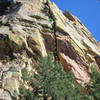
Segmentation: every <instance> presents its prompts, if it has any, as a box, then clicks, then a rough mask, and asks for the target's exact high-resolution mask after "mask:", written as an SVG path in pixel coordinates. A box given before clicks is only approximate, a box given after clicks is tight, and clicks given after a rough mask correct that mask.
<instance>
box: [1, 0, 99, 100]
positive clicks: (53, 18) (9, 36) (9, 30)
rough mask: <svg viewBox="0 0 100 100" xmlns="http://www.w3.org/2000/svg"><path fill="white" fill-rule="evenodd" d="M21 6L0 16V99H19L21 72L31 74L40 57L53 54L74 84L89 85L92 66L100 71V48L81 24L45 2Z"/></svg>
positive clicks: (34, 0)
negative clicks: (71, 73) (24, 71)
mask: <svg viewBox="0 0 100 100" xmlns="http://www.w3.org/2000/svg"><path fill="white" fill-rule="evenodd" d="M18 1H20V2H21V3H22V4H21V5H19V6H18V7H15V8H13V9H12V10H11V11H10V12H9V13H7V14H4V15H2V16H0V99H4V100H12V98H16V97H18V95H19V90H18V88H19V85H20V81H22V79H21V69H23V68H27V70H28V71H29V72H34V70H35V65H36V64H38V58H39V56H40V55H43V56H44V57H45V56H47V55H48V54H49V53H53V54H54V57H55V59H59V60H60V62H61V63H62V64H63V66H64V69H65V71H68V70H70V71H72V72H73V73H74V75H75V77H76V82H77V83H80V84H85V83H88V82H89V80H90V77H89V71H90V67H91V66H96V68H97V69H98V70H99V68H100V44H99V43H98V42H96V40H95V39H94V38H93V37H92V36H91V33H90V32H89V31H88V29H87V28H86V27H85V26H84V25H83V24H82V23H81V21H80V20H79V19H78V18H76V17H75V16H73V15H72V14H71V13H69V12H68V11H65V12H64V13H62V12H61V11H60V10H59V8H58V7H57V6H56V5H55V4H54V3H51V2H50V1H47V0H18Z"/></svg>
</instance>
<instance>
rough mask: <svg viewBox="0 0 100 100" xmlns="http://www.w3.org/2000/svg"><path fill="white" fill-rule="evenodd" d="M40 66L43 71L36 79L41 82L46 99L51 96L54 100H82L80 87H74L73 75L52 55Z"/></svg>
mask: <svg viewBox="0 0 100 100" xmlns="http://www.w3.org/2000/svg"><path fill="white" fill-rule="evenodd" d="M40 64H41V67H42V71H41V72H40V73H39V74H38V77H36V78H37V79H38V80H39V81H40V82H41V83H40V84H41V87H42V89H43V96H44V98H45V97H47V96H51V97H52V99H53V100H80V98H81V95H80V87H74V86H73V85H72V82H73V75H72V73H66V72H65V71H64V70H63V67H62V65H61V64H60V63H59V62H54V61H53V59H52V56H51V55H49V56H48V57H47V58H41V59H40Z"/></svg>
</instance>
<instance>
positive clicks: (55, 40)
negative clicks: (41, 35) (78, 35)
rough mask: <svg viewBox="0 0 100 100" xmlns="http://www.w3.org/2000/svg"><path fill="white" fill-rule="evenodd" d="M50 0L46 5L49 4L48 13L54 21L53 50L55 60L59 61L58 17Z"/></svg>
mask: <svg viewBox="0 0 100 100" xmlns="http://www.w3.org/2000/svg"><path fill="white" fill-rule="evenodd" d="M49 3H50V2H49V0H47V1H46V3H45V5H47V6H48V9H49V11H48V14H49V18H50V19H52V21H53V23H52V31H53V35H54V51H53V54H54V58H55V61H58V60H59V50H58V41H57V31H56V18H55V16H54V14H53V12H52V10H51V8H50V5H49Z"/></svg>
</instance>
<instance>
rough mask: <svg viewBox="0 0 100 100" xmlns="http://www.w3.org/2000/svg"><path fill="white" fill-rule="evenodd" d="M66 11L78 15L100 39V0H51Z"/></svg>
mask: <svg viewBox="0 0 100 100" xmlns="http://www.w3.org/2000/svg"><path fill="white" fill-rule="evenodd" d="M51 1H53V2H55V3H56V4H57V5H58V7H59V8H60V9H61V10H62V11H64V10H68V11H70V12H71V13H72V14H73V15H75V16H77V17H78V18H79V19H80V20H81V21H82V22H83V24H84V25H85V26H86V27H87V28H88V29H89V31H90V32H91V33H92V36H93V37H95V38H96V40H98V41H100V0H51Z"/></svg>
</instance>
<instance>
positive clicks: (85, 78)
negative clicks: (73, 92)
mask: <svg viewBox="0 0 100 100" xmlns="http://www.w3.org/2000/svg"><path fill="white" fill-rule="evenodd" d="M60 61H61V63H62V64H63V66H64V69H65V71H68V70H71V71H72V72H73V74H74V75H75V78H76V80H77V82H78V83H88V82H89V81H90V78H89V75H88V73H87V72H86V71H84V70H83V69H81V68H80V66H79V65H78V64H77V63H76V62H75V61H74V60H72V59H71V58H69V57H68V56H66V55H64V54H63V53H60Z"/></svg>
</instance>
